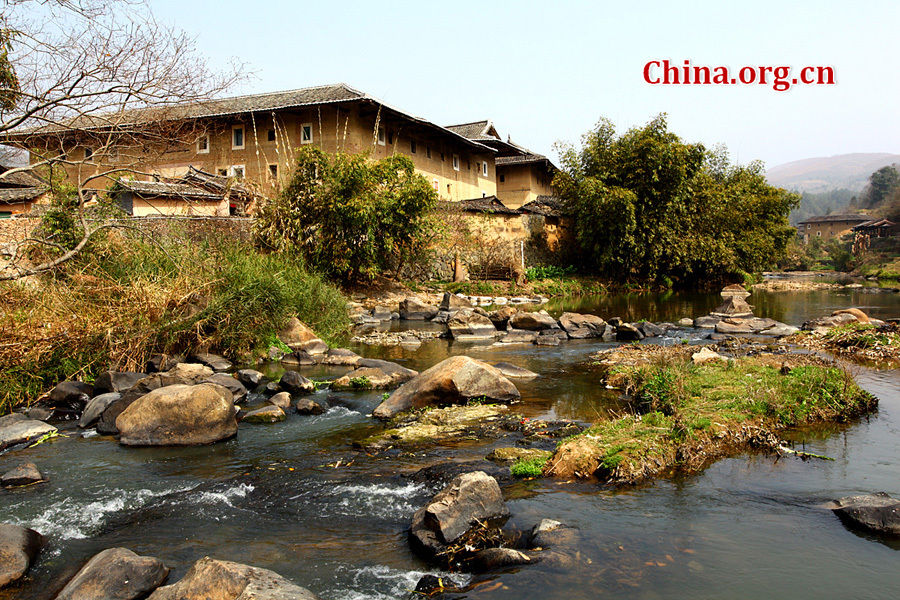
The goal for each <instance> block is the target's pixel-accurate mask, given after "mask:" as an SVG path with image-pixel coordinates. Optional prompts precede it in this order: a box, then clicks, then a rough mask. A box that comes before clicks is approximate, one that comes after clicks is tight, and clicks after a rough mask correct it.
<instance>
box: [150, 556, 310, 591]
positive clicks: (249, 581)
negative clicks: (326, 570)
mask: <svg viewBox="0 0 900 600" xmlns="http://www.w3.org/2000/svg"><path fill="white" fill-rule="evenodd" d="M251 598H252V599H253V600H319V599H318V596H316V595H315V594H313V593H312V592H310V591H309V590H307V589H305V588H302V587H300V586H298V585H295V584H294V583H291V582H290V581H288V580H287V579H285V578H284V577H282V576H281V575H279V574H278V573H276V572H274V571H270V570H268V569H261V568H259V567H251V566H249V565H242V564H240V563H235V562H229V561H225V560H215V559H212V558H209V557H208V556H207V557H204V558H201V559H200V560H198V561H197V562H195V563H194V564H193V566H192V567H191V568H190V570H189V571H188V572H187V574H185V576H184V578H182V579H181V581H179V582H177V583H174V584H172V585H167V586H164V587H161V588H157V589H156V591H155V592H153V594H151V595H150V597H149V598H148V600H251Z"/></svg>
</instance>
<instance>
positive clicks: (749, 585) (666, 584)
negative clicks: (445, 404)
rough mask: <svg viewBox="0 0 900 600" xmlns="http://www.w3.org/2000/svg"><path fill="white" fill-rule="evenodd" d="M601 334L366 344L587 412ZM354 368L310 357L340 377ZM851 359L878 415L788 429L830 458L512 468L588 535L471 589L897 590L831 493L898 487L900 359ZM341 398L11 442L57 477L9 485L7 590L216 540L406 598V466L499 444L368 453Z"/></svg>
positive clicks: (789, 302) (315, 374)
mask: <svg viewBox="0 0 900 600" xmlns="http://www.w3.org/2000/svg"><path fill="white" fill-rule="evenodd" d="M898 300H900V297H898V296H897V295H894V294H866V293H863V292H858V291H841V292H815V293H810V292H804V293H799V292H796V293H791V292H787V293H756V294H754V295H753V296H751V298H750V302H751V303H752V304H754V305H755V306H756V313H757V314H758V315H760V316H768V317H772V318H774V319H777V320H780V321H784V322H786V323H788V324H792V325H799V324H801V323H802V322H803V321H805V320H807V319H809V318H811V317H814V316H821V315H823V314H829V313H830V312H831V311H833V310H835V309H838V308H846V307H849V306H857V307H861V308H863V310H865V311H866V312H868V313H869V314H872V315H873V316H877V317H890V316H896V315H898V314H900V310H898V308H900V306H898V304H900V302H898ZM719 301H720V298H719V297H718V295H715V294H634V295H625V296H616V297H610V298H593V299H579V300H575V301H568V300H567V301H554V302H552V303H551V304H550V305H549V306H548V310H550V312H551V313H553V314H559V313H561V312H563V311H578V312H589V313H593V314H598V315H600V316H601V317H604V318H609V317H612V316H620V317H622V318H624V319H629V320H638V319H649V320H653V321H676V320H677V319H680V318H681V317H685V316H689V317H696V316H699V315H701V314H705V313H707V312H708V311H709V310H710V309H711V308H713V307H714V306H716V305H717V304H718V303H719ZM406 325H407V326H409V324H406ZM414 326H415V327H422V326H423V324H421V323H420V324H417V325H414ZM607 346H608V344H603V343H600V342H596V341H592V340H580V341H570V342H568V343H565V344H563V345H561V346H559V347H556V348H538V347H535V346H527V345H522V346H502V345H497V346H495V345H492V344H460V343H448V342H447V341H444V340H434V341H429V342H426V343H423V344H422V345H421V346H419V347H417V348H415V349H411V348H403V347H393V348H376V347H368V346H358V347H354V349H355V350H356V351H357V352H360V353H361V354H365V355H367V356H371V357H376V358H387V359H390V360H396V361H398V362H401V363H402V364H404V365H405V366H408V367H410V368H413V369H417V370H419V371H421V370H424V369H426V368H428V367H430V366H432V365H434V364H435V363H437V362H439V361H440V360H443V359H444V358H446V357H447V356H451V355H457V354H467V355H470V356H473V357H477V358H480V359H482V360H486V361H488V362H499V361H507V362H511V363H513V364H517V365H519V366H523V367H525V368H528V369H530V370H532V371H535V372H537V373H540V375H541V376H540V377H538V378H536V379H533V380H523V381H517V382H516V385H517V386H518V387H519V389H520V391H521V393H522V402H521V403H519V404H518V405H517V406H516V407H515V408H516V410H519V411H521V412H523V413H524V414H526V416H530V417H537V418H549V419H555V418H569V419H576V420H585V421H589V420H592V419H596V418H598V417H600V416H603V415H605V414H607V412H608V411H609V410H614V409H615V407H616V397H615V394H612V393H610V392H608V391H607V390H605V389H603V388H602V387H601V386H598V385H597V384H596V383H595V379H594V377H593V376H592V374H591V372H590V370H589V369H588V368H586V367H585V366H584V362H585V360H586V359H587V356H588V355H589V354H590V353H591V352H594V351H596V350H597V349H599V348H603V347H607ZM347 370H348V369H347V368H346V367H312V368H308V369H303V370H302V372H303V374H304V375H306V376H307V377H311V378H315V379H328V378H332V377H335V376H337V375H341V374H343V373H345V372H346V371H347ZM857 377H858V380H859V381H860V382H861V384H862V385H863V386H864V387H865V388H866V389H868V390H869V391H871V392H872V393H874V394H875V395H876V396H878V397H879V399H880V401H881V406H880V409H879V411H878V412H877V413H876V414H874V415H872V416H870V417H869V418H868V419H864V420H862V421H860V422H857V423H854V424H851V425H842V426H830V427H827V428H818V429H815V430H808V431H799V432H796V433H795V434H793V435H792V439H793V441H794V442H795V443H796V444H797V445H798V446H799V447H801V448H803V449H806V450H808V451H810V452H814V453H817V454H824V455H827V456H831V457H833V458H834V459H835V460H834V462H826V461H810V462H802V461H799V460H795V459H781V460H775V459H774V458H773V457H765V456H759V455H753V456H740V457H735V458H731V459H727V460H722V461H719V462H717V463H715V464H714V465H712V466H711V467H710V468H708V469H707V470H706V471H704V472H703V473H701V474H699V475H693V476H689V477H680V478H677V479H674V480H665V481H658V482H655V483H652V484H647V485H644V486H640V487H637V488H627V489H619V490H611V489H607V488H604V487H600V486H597V485H596V484H591V483H579V482H568V481H561V480H542V481H528V482H519V483H516V484H514V485H513V486H512V487H510V488H508V489H507V490H506V495H507V497H508V498H509V504H510V509H511V511H512V514H513V517H512V519H511V520H510V523H509V525H508V526H509V527H511V528H514V529H518V530H521V531H526V530H528V529H530V528H531V527H532V526H533V525H534V524H535V523H537V522H539V521H540V520H541V519H544V518H551V519H557V520H559V521H562V522H564V523H566V524H570V525H572V526H574V527H576V528H577V529H578V532H579V539H580V544H579V546H578V548H577V553H576V554H574V555H573V556H572V557H571V560H570V561H569V562H568V563H566V564H565V565H564V566H552V565H541V564H538V565H533V566H529V567H527V568H522V569H518V570H514V571H510V572H506V573H502V574H499V575H498V576H496V577H494V578H491V579H490V580H489V581H484V582H483V584H480V585H477V586H476V587H475V588H474V589H473V590H471V591H470V592H467V594H466V597H467V598H473V599H476V598H486V599H487V598H490V599H497V598H508V599H513V598H516V599H520V598H531V597H540V598H542V599H546V600H554V599H560V600H562V599H567V600H568V599H572V598H597V597H615V598H641V599H643V598H647V599H650V598H685V599H688V598H691V599H693V598H723V597H727V598H763V597H772V596H775V595H778V596H784V597H792V598H794V597H796V598H816V599H818V598H851V597H852V598H876V597H883V598H887V597H895V596H896V595H897V592H898V591H900V590H898V587H900V586H898V584H897V578H896V572H897V567H898V560H900V553H898V552H896V550H897V549H898V546H897V544H895V543H893V542H887V541H885V540H879V539H877V538H872V537H871V536H865V535H859V534H856V533H853V532H851V531H849V530H847V529H846V528H845V527H844V526H843V525H842V524H841V523H840V522H839V521H838V519H837V518H836V517H834V515H833V514H832V513H831V512H830V511H827V510H824V509H823V508H822V504H823V503H824V502H826V501H828V500H831V499H833V498H836V497H840V496H845V495H849V494H854V493H861V492H870V491H880V490H883V491H886V492H888V493H890V494H893V495H898V494H900V483H898V482H900V465H898V461H897V456H900V394H898V390H900V376H898V373H897V372H893V371H883V372H878V371H870V370H860V371H859V372H858V374H857ZM338 396H339V398H341V399H342V404H344V405H345V406H343V407H341V408H339V409H333V410H331V411H329V412H328V413H326V414H324V415H320V416H318V417H313V418H303V417H300V416H297V415H293V416H291V417H290V418H289V419H288V420H287V421H285V422H283V423H280V424H274V425H256V426H242V427H241V428H240V432H239V434H238V437H237V438H236V439H234V440H230V441H228V442H225V443H222V444H216V445H214V446H209V447H203V448H157V449H153V448H123V447H120V446H118V445H117V444H116V443H115V442H114V440H112V439H111V438H105V437H101V436H94V437H88V438H82V437H79V436H78V432H77V431H71V432H68V433H70V434H71V437H69V438H63V439H58V440H55V441H51V442H47V443H45V444H42V445H40V446H36V447H35V448H31V449H28V450H25V451H19V452H13V453H6V454H2V455H0V472H6V471H7V470H10V469H12V468H13V467H15V466H17V465H18V464H20V463H21V462H23V461H25V460H33V461H34V462H36V463H37V464H39V465H40V467H41V468H42V470H43V471H44V472H45V473H46V474H47V475H48V476H49V478H50V482H49V483H48V484H45V485H42V486H36V487H31V488H25V489H21V490H5V491H0V505H2V506H3V521H6V522H14V523H22V524H27V525H29V526H32V527H35V528H37V529H38V530H40V531H42V532H43V533H44V534H45V535H47V536H48V537H49V538H50V545H49V546H48V548H47V549H45V551H44V552H43V553H42V554H41V557H40V559H39V561H38V563H37V564H36V565H35V567H34V568H33V569H32V571H31V577H32V579H33V581H32V583H30V584H28V585H26V586H24V587H20V588H16V589H14V590H7V591H5V592H0V598H2V599H4V600H5V599H6V598H24V599H45V598H46V599H49V598H52V597H53V596H54V595H55V593H56V592H57V591H58V590H59V589H60V588H61V587H62V586H63V585H64V584H65V581H66V580H67V578H68V577H70V576H71V575H72V574H73V573H74V572H75V571H76V570H77V569H78V567H79V566H80V565H81V564H82V563H83V562H84V561H86V560H87V558H89V557H90V556H92V555H93V554H95V553H96V552H99V551H100V550H103V549H105V548H108V547H112V546H125V547H128V548H130V549H132V550H134V551H135V552H138V553H140V554H148V555H153V556H157V557H159V558H161V559H162V560H164V561H165V562H166V564H167V565H169V566H171V567H172V568H173V573H172V576H171V580H176V579H178V578H180V577H181V576H182V575H183V574H184V573H185V571H186V570H187V568H188V567H189V566H190V564H191V563H192V562H193V561H195V560H197V559H199V558H201V557H202V556H204V555H211V556H214V557H216V558H220V559H225V560H235V561H239V562H244V563H249V564H254V565H258V566H263V567H266V568H270V569H273V570H275V571H276V572H278V573H281V574H282V575H284V576H286V577H288V578H290V579H291V580H293V581H295V582H296V583H298V584H300V585H303V586H305V587H308V588H309V589H311V590H313V591H314V592H316V593H318V594H319V595H320V596H321V597H322V598H324V599H325V600H338V599H341V600H344V599H347V598H353V599H375V598H377V599H386V598H403V597H406V592H407V590H409V589H412V588H413V587H414V586H415V582H416V581H417V580H418V578H419V577H420V576H421V574H422V573H424V572H428V571H429V568H428V567H427V565H425V564H423V563H422V562H421V561H419V560H418V559H417V558H416V557H414V556H413V555H412V554H411V553H410V552H409V550H408V546H407V543H406V533H405V532H406V528H407V527H408V524H409V519H410V516H411V514H412V513H413V512H414V511H415V510H416V509H417V508H418V507H419V506H421V505H422V504H423V503H424V502H425V501H426V500H427V498H429V497H430V496H431V495H433V494H434V493H435V492H436V491H437V489H436V488H435V487H430V486H428V485H423V484H420V483H412V482H411V481H410V480H409V478H407V477H406V476H405V475H406V474H409V473H412V472H414V471H416V470H417V469H418V468H419V467H421V466H424V465H426V464H432V463H434V462H435V461H439V460H446V459H448V458H454V457H458V458H460V459H465V460H479V459H480V458H481V457H483V456H484V455H485V454H486V453H487V447H486V446H485V445H482V444H479V443H474V442H467V443H465V444H462V443H461V444H458V445H456V446H455V447H454V448H453V449H452V450H443V451H441V452H439V456H434V455H431V456H424V455H422V454H412V453H397V454H388V455H386V456H381V457H369V456H366V455H365V454H364V453H360V452H358V451H355V450H353V449H352V448H351V447H350V445H349V444H350V442H352V441H353V440H354V439H358V438H360V437H363V436H365V435H368V434H369V433H371V432H372V431H373V430H375V429H377V428H379V427H381V425H380V424H378V423H374V422H372V420H371V419H369V418H368V417H367V416H366V415H367V414H368V413H369V412H371V410H372V409H373V408H374V407H375V406H376V405H377V403H378V402H379V401H380V396H381V394H380V393H377V392H342V393H340V394H338ZM348 407H351V408H348ZM491 443H494V442H491ZM443 575H445V576H446V574H443ZM462 579H463V581H467V580H468V578H462ZM459 580H460V578H459V577H457V581H459ZM473 582H474V583H477V581H473Z"/></svg>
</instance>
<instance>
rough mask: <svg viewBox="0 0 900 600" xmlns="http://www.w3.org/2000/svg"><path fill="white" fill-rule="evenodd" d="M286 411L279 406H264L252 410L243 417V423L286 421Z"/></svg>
mask: <svg viewBox="0 0 900 600" xmlns="http://www.w3.org/2000/svg"><path fill="white" fill-rule="evenodd" d="M285 417H286V416H285V414H284V411H283V410H282V409H281V408H280V407H278V406H264V407H262V408H257V409H256V410H251V411H250V412H248V413H246V414H245V415H244V416H243V418H241V422H242V423H277V422H279V421H284V419H285Z"/></svg>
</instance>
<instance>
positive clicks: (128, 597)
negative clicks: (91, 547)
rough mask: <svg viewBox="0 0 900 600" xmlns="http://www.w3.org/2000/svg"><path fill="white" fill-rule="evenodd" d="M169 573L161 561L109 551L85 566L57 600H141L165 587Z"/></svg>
mask: <svg viewBox="0 0 900 600" xmlns="http://www.w3.org/2000/svg"><path fill="white" fill-rule="evenodd" d="M168 576H169V569H168V568H167V567H166V566H165V565H164V564H163V562H162V561H161V560H159V559H158V558H153V557H151V556H138V555H137V554H135V553H134V552H132V551H131V550H128V549H127V548H109V549H108V550H104V551H103V552H100V553H99V554H96V555H94V557H93V558H92V559H91V560H89V561H88V562H87V564H86V565H84V566H83V567H82V568H81V570H80V571H78V573H77V574H76V575H75V577H73V578H72V579H71V580H70V581H69V583H67V584H66V587H64V588H63V589H62V591H61V592H60V593H59V594H58V595H57V596H56V600H95V599H97V598H103V599H104V600H140V599H141V598H146V597H147V596H148V595H149V594H150V592H152V591H153V590H155V589H156V588H158V587H159V586H161V585H162V584H163V583H165V581H166V578H167V577H168Z"/></svg>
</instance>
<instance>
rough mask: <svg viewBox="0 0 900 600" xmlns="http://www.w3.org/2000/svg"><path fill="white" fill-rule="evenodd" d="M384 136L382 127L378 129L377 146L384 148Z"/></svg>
mask: <svg viewBox="0 0 900 600" xmlns="http://www.w3.org/2000/svg"><path fill="white" fill-rule="evenodd" d="M384 140H385V135H384V127H379V128H378V145H379V146H384V144H385V141H384Z"/></svg>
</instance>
